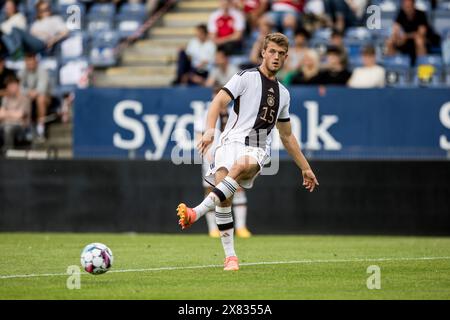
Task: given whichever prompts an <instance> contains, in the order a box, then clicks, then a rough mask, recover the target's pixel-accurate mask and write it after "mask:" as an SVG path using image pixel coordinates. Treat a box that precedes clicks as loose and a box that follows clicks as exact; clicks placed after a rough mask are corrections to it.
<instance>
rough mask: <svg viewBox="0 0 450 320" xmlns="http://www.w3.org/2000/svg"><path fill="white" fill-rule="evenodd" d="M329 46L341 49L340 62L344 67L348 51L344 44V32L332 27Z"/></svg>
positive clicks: (346, 63)
mask: <svg viewBox="0 0 450 320" xmlns="http://www.w3.org/2000/svg"><path fill="white" fill-rule="evenodd" d="M330 46H333V47H337V48H339V50H340V51H341V55H342V56H341V59H342V63H343V64H344V66H345V67H346V66H347V65H348V53H347V48H346V47H345V44H344V33H342V32H341V31H339V30H337V29H333V31H332V32H331V38H330Z"/></svg>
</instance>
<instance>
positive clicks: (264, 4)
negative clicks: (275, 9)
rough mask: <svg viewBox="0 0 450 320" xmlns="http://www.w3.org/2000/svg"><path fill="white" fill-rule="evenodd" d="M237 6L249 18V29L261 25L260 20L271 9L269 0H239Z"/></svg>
mask: <svg viewBox="0 0 450 320" xmlns="http://www.w3.org/2000/svg"><path fill="white" fill-rule="evenodd" d="M236 6H237V7H238V8H239V9H241V10H242V11H243V12H244V14H245V17H246V19H247V23H248V25H249V31H252V30H254V29H257V28H258V27H259V20H260V18H261V17H262V15H263V14H264V13H265V12H266V11H267V10H268V9H269V6H270V1H269V0H237V1H236Z"/></svg>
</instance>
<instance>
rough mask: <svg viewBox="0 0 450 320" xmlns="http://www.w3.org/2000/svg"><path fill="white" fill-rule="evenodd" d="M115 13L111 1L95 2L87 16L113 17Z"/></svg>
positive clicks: (114, 7)
mask: <svg viewBox="0 0 450 320" xmlns="http://www.w3.org/2000/svg"><path fill="white" fill-rule="evenodd" d="M115 14H116V6H115V5H114V4H113V3H96V4H94V5H93V6H92V7H91V9H90V10H89V13H88V17H89V19H91V18H93V17H97V18H109V19H113V18H114V15H115Z"/></svg>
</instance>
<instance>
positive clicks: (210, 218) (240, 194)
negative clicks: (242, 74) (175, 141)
mask: <svg viewBox="0 0 450 320" xmlns="http://www.w3.org/2000/svg"><path fill="white" fill-rule="evenodd" d="M221 89H222V88H221V87H220V86H216V87H214V89H213V97H212V98H213V99H214V97H215V96H216V94H217V93H218V92H219V91H220V90H221ZM229 112H230V110H228V106H227V105H223V106H222V107H221V109H220V111H219V119H218V120H217V125H216V129H217V130H216V133H215V137H214V140H216V141H218V140H219V136H220V133H222V132H223V130H224V129H225V126H226V124H227V121H228V117H229ZM206 116H207V114H206V113H205V116H204V117H203V116H202V117H198V119H196V121H195V123H194V131H195V138H196V141H201V138H202V136H203V134H204V133H205V124H206ZM212 149H213V148H210V149H209V150H208V151H211V150H212ZM210 161H211V153H210V152H208V154H207V155H205V156H204V157H203V162H202V176H206V175H207V173H208V170H209V166H210V163H209V162H210ZM213 187H214V184H210V182H208V181H207V180H205V179H203V188H204V191H205V196H207V195H208V194H210V193H211V191H212V190H213ZM233 210H234V220H235V221H236V225H235V226H236V236H238V237H239V238H250V237H251V235H252V234H251V232H250V231H249V230H248V228H247V195H246V194H245V190H244V189H243V188H238V190H237V191H236V193H235V194H234V196H233ZM214 211H215V210H211V211H210V212H208V213H206V215H205V217H206V223H207V225H208V234H209V236H210V237H212V238H220V231H219V229H218V227H217V223H216V217H215V212H214Z"/></svg>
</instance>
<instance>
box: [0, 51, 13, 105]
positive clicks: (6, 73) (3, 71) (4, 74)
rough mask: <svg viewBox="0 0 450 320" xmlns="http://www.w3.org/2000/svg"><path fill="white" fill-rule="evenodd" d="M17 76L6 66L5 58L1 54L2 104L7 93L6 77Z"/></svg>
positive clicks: (0, 86) (0, 82)
mask: <svg viewBox="0 0 450 320" xmlns="http://www.w3.org/2000/svg"><path fill="white" fill-rule="evenodd" d="M15 76H16V73H15V72H14V71H13V70H11V69H8V68H7V67H6V66H5V58H4V57H1V56H0V104H1V101H2V98H3V97H4V96H5V94H6V79H8V78H11V77H15Z"/></svg>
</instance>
